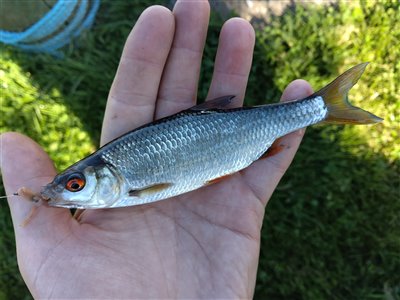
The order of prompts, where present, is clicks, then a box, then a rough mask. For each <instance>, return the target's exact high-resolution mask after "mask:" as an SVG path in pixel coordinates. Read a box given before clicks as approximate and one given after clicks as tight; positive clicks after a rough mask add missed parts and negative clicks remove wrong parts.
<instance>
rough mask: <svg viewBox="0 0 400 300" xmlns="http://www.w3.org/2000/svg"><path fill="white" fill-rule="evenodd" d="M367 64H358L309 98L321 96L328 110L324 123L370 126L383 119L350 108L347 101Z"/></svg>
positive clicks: (357, 108) (352, 107)
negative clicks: (350, 91)
mask: <svg viewBox="0 0 400 300" xmlns="http://www.w3.org/2000/svg"><path fill="white" fill-rule="evenodd" d="M367 65H368V63H362V64H359V65H357V66H355V67H353V68H351V69H350V70H348V71H346V72H344V73H343V74H342V75H340V76H339V77H338V78H336V79H335V80H334V81H332V82H331V83H330V84H328V85H327V86H325V87H324V88H322V89H321V90H319V91H318V92H316V93H315V94H313V95H312V96H310V97H316V96H321V97H322V98H323V100H324V102H325V104H326V106H327V108H328V115H327V117H326V119H325V121H324V122H326V123H336V124H372V123H378V122H381V121H382V120H383V119H381V118H379V117H377V116H375V115H373V114H371V113H370V112H367V111H365V110H363V109H361V108H359V107H355V106H352V105H351V104H350V103H349V100H348V92H349V90H350V89H351V88H352V87H353V85H355V84H356V83H357V81H358V79H359V78H360V77H361V75H362V73H363V72H364V70H365V67H366V66H367Z"/></svg>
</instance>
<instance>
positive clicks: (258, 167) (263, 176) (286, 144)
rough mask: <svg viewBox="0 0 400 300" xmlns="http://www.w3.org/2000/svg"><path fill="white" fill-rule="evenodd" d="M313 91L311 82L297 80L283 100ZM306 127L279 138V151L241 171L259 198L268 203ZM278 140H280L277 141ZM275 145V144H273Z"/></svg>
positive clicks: (290, 86) (304, 95)
mask: <svg viewBox="0 0 400 300" xmlns="http://www.w3.org/2000/svg"><path fill="white" fill-rule="evenodd" d="M312 93H313V90H312V88H311V86H310V84H309V83H308V82H307V81H304V80H295V81H293V82H292V83H290V84H289V85H288V87H287V88H286V89H285V91H284V92H283V94H282V97H281V101H290V100H296V99H301V98H305V97H307V96H309V95H311V94H312ZM304 133H305V129H300V130H297V131H295V132H292V133H289V134H288V135H286V136H284V137H282V138H279V146H280V147H281V149H283V150H281V151H280V152H279V153H277V154H275V155H272V156H269V157H267V158H264V159H260V160H258V161H256V162H254V163H253V164H252V165H251V166H250V167H249V168H247V169H245V170H243V171H242V172H241V173H242V175H243V176H244V179H245V180H246V182H247V183H248V185H249V186H250V187H251V188H252V190H253V191H254V193H255V194H256V195H257V197H258V198H259V199H262V201H263V203H264V204H267V201H268V199H269V198H270V197H271V195H272V192H273V191H274V190H275V188H276V186H277V185H278V183H279V181H280V180H281V178H282V176H283V174H285V172H286V170H287V168H288V167H289V165H290V163H291V162H292V160H293V157H294V155H295V154H296V152H297V149H298V148H299V145H300V143H301V140H302V138H303V135H304ZM276 142H278V141H276ZM271 147H273V146H271Z"/></svg>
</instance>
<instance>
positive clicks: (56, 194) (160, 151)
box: [41, 63, 382, 208]
mask: <svg viewBox="0 0 400 300" xmlns="http://www.w3.org/2000/svg"><path fill="white" fill-rule="evenodd" d="M366 65H367V64H365V63H364V64H360V65H358V66H355V67H353V68H352V69H350V70H348V71H347V72H345V73H343V74H342V75H341V76H339V77H338V78H337V79H336V80H334V81H333V82H332V83H330V84H329V85H327V86H326V87H324V88H322V89H321V90H319V91H318V92H316V93H315V94H313V95H311V96H309V97H307V98H304V99H300V100H296V101H292V102H287V103H280V104H273V105H263V106H258V107H249V108H236V109H222V108H225V107H226V106H227V105H228V104H229V103H230V100H231V99H232V97H231V96H226V97H222V98H218V99H214V100H211V101H208V102H205V103H204V104H200V105H197V106H195V107H193V108H191V109H188V110H186V111H183V112H180V113H178V114H176V115H173V116H170V117H167V118H164V119H161V120H158V121H155V122H153V123H150V124H147V125H145V126H143V127H141V128H138V129H135V130H133V131H131V132H129V133H127V134H125V135H123V136H121V137H119V138H117V139H115V140H113V141H112V142H110V143H108V144H107V145H105V146H103V147H102V148H100V149H99V150H97V151H96V152H95V153H93V154H91V155H90V156H88V157H86V158H84V159H82V160H81V161H79V162H77V163H75V164H74V165H72V166H70V167H69V168H67V169H66V170H65V171H64V172H62V173H60V174H58V175H57V176H56V177H55V178H54V180H53V181H52V182H51V183H49V184H47V185H46V186H45V187H44V189H43V190H42V191H41V197H42V199H44V200H45V201H47V203H48V205H50V206H60V207H69V208H72V207H74V208H105V207H124V206H131V205H138V204H143V203H148V202H153V201H158V200H162V199H167V198H170V197H172V196H177V195H180V194H183V193H186V192H189V191H193V190H195V189H198V188H200V187H202V186H205V185H209V184H212V183H215V182H217V181H218V180H219V179H221V178H222V177H224V176H226V175H230V174H233V173H235V172H237V171H239V170H242V169H244V168H246V167H247V166H249V165H250V164H251V163H253V162H254V161H255V160H257V159H259V158H260V157H261V156H262V155H263V153H265V151H266V150H267V149H268V148H269V147H270V146H271V145H272V143H273V142H274V141H275V140H276V139H277V138H279V137H281V136H284V135H285V134H287V133H289V132H292V131H295V130H297V129H299V128H303V127H307V126H309V125H312V124H316V123H319V122H321V121H324V122H326V123H334V124H371V123H377V122H380V121H381V120H382V119H380V118H379V117H377V116H374V115H373V114H371V113H369V112H366V111H364V110H362V109H360V108H357V107H354V106H352V105H350V103H349V102H348V99H347V94H348V91H349V90H350V88H351V87H352V86H353V85H354V84H355V83H356V82H357V80H358V79H359V77H360V76H361V74H362V73H363V71H364V69H365V67H366Z"/></svg>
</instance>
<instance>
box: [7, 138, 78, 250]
mask: <svg viewBox="0 0 400 300" xmlns="http://www.w3.org/2000/svg"><path fill="white" fill-rule="evenodd" d="M0 158H1V160H0V166H1V173H2V176H3V183H4V187H5V190H6V195H12V194H13V193H15V192H16V191H17V190H18V189H19V188H21V187H26V188H28V189H30V190H32V191H33V192H35V193H37V192H39V191H40V189H41V187H42V186H43V185H45V184H47V183H49V182H50V181H51V180H52V179H53V177H54V176H55V174H56V171H55V168H54V165H53V163H52V161H51V160H50V158H49V156H48V155H47V154H46V153H45V152H44V151H43V149H42V148H41V147H40V146H39V145H38V144H37V143H36V142H34V141H33V140H31V139H30V138H28V137H26V136H24V135H22V134H19V133H14V132H8V133H4V134H2V135H1V136H0ZM8 204H9V206H10V211H11V216H12V220H13V224H14V231H15V236H16V240H17V244H18V242H21V239H24V238H25V237H26V238H28V239H30V240H32V239H34V240H38V239H43V232H47V233H49V230H50V232H51V231H54V230H55V229H56V228H57V227H54V225H55V224H59V225H61V224H65V222H62V221H63V219H64V220H65V221H67V220H68V219H71V215H70V213H69V210H68V209H62V208H51V207H45V206H40V207H38V208H37V210H36V211H35V214H34V215H33V218H32V220H31V221H30V222H29V224H28V225H27V226H25V227H22V226H21V224H22V223H23V222H24V221H25V220H26V218H27V217H28V216H29V214H30V212H31V210H32V208H33V207H34V204H33V203H32V202H30V201H28V200H26V199H23V198H22V197H8Z"/></svg>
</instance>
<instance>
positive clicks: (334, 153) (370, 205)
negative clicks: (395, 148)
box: [255, 125, 400, 299]
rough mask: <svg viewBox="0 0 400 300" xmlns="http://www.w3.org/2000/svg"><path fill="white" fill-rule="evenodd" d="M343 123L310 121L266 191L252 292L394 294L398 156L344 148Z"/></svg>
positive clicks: (399, 263)
mask: <svg viewBox="0 0 400 300" xmlns="http://www.w3.org/2000/svg"><path fill="white" fill-rule="evenodd" d="M327 126H330V125H327ZM341 130H343V128H341V127H335V126H330V127H316V128H315V127H314V128H309V129H308V130H307V133H306V136H305V138H304V140H303V143H302V145H301V147H300V149H299V151H298V153H297V155H296V158H295V160H294V162H293V164H292V166H291V167H290V169H289V171H288V172H287V174H286V175H285V176H284V178H283V179H282V181H281V183H280V185H279V187H278V188H277V190H276V191H275V193H274V195H273V196H272V198H271V200H270V202H269V204H268V206H267V210H266V217H265V220H264V227H263V234H262V242H261V254H260V264H259V271H258V272H259V273H258V281H257V286H256V294H255V299H368V298H385V297H386V298H391V297H389V295H391V296H392V297H393V299H396V298H395V295H396V294H398V292H399V288H400V286H399V285H398V283H399V282H400V275H399V274H400V256H399V254H398V249H399V247H400V237H399V235H398V232H399V228H400V227H399V226H400V224H399V219H398V212H399V211H400V202H399V201H398V197H397V196H398V192H397V193H396V190H397V191H398V190H399V186H400V181H399V176H398V169H397V168H396V164H397V163H398V162H395V163H394V164H391V163H390V162H388V160H387V159H386V158H385V157H384V156H382V155H379V154H377V155H374V156H368V154H366V153H365V154H366V155H364V154H361V156H355V155H353V154H351V153H349V152H348V151H347V150H348V149H344V147H343V146H341V145H340V132H341ZM371 130H373V127H371ZM327 133H329V134H328V135H329V136H332V134H333V135H334V136H336V137H337V138H336V139H333V140H332V139H331V138H329V137H328V136H327ZM321 137H322V139H321Z"/></svg>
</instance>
